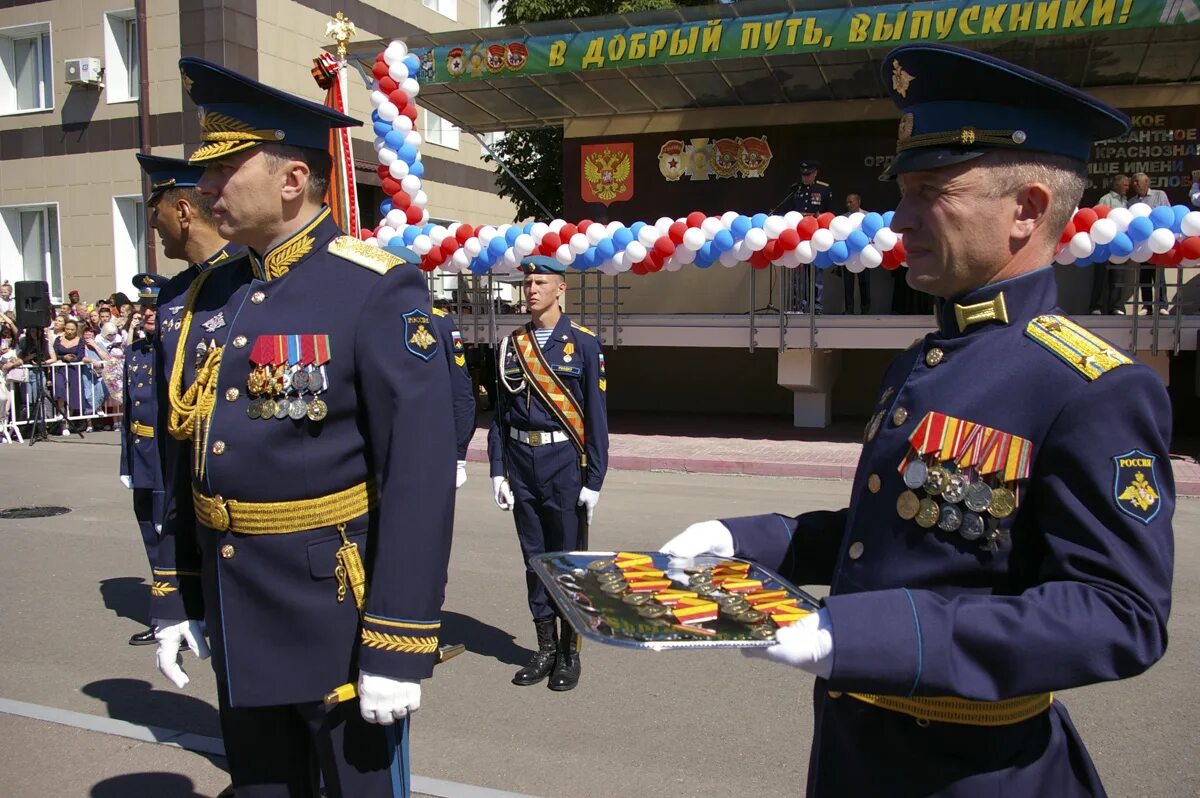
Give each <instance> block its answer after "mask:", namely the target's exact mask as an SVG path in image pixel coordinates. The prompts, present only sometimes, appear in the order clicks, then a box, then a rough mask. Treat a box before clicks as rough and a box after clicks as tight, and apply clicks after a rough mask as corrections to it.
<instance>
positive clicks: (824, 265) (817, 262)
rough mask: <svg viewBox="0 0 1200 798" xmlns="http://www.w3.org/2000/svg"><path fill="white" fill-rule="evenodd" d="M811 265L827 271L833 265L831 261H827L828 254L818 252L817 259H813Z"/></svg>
mask: <svg viewBox="0 0 1200 798" xmlns="http://www.w3.org/2000/svg"><path fill="white" fill-rule="evenodd" d="M813 265H814V266H816V267H817V268H818V269H828V268H829V267H830V266H832V265H833V261H832V260H830V259H829V253H828V252H818V253H817V257H815V258H813Z"/></svg>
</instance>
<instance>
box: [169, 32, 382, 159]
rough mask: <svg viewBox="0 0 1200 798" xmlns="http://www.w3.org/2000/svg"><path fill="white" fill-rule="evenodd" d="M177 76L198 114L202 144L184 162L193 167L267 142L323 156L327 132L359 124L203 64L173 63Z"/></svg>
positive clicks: (192, 59) (192, 61)
mask: <svg viewBox="0 0 1200 798" xmlns="http://www.w3.org/2000/svg"><path fill="white" fill-rule="evenodd" d="M179 73H180V75H181V77H182V80H183V85H184V87H185V88H186V89H187V93H188V95H189V96H190V97H191V98H192V102H194V103H195V104H196V106H197V108H198V109H199V111H200V138H201V139H202V140H203V141H204V144H202V145H201V146H200V148H199V149H198V150H196V151H195V152H193V153H192V155H191V157H190V158H189V159H188V160H189V161H190V162H191V163H194V164H196V163H206V162H208V161H215V160H217V159H218V158H224V157H225V156H227V155H232V154H234V153H235V152H241V151H242V150H247V149H250V148H251V147H254V146H257V145H259V144H263V143H269V142H277V143H279V144H287V145H289V146H292V147H307V148H309V149H314V150H327V149H329V131H330V129H331V128H339V127H353V126H357V125H360V124H362V123H361V122H359V121H358V120H357V119H354V118H353V117H349V116H346V115H345V114H342V113H339V112H337V111H335V110H333V109H332V108H329V107H328V106H325V105H321V104H320V103H314V102H310V101H309V100H304V99H301V98H299V97H295V96H293V95H291V94H288V93H287V92H283V91H280V90H279V89H275V88H272V87H270V86H267V85H264V84H262V83H259V82H258V81H257V80H251V79H250V78H248V77H246V76H245V75H240V74H238V73H237V72H234V71H233V70H230V69H226V68H225V67H223V66H221V65H219V64H214V63H212V62H211V61H205V60H204V59H203V58H195V57H192V56H186V57H184V58H181V59H179Z"/></svg>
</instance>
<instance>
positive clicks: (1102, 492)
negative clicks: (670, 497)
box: [725, 268, 1175, 734]
mask: <svg viewBox="0 0 1200 798" xmlns="http://www.w3.org/2000/svg"><path fill="white" fill-rule="evenodd" d="M1001 295H1002V297H1003V305H997V302H998V300H999V298H1000V297H1001ZM1056 304H1057V295H1056V287H1055V281H1054V273H1053V270H1052V269H1051V268H1045V269H1041V270H1039V271H1036V272H1033V273H1030V274H1026V275H1023V276H1021V277H1018V278H1015V279H1012V280H1008V281H1004V282H1001V283H996V284H993V285H990V286H985V287H983V288H981V289H978V290H976V291H974V292H972V293H970V294H969V295H967V296H965V297H960V298H958V299H957V300H955V301H951V302H945V303H943V305H942V307H941V308H940V310H939V329H938V331H936V332H932V333H930V334H928V335H927V336H925V337H924V339H922V340H921V341H919V342H918V343H917V344H916V345H914V346H913V347H912V348H911V349H909V350H908V351H907V352H905V353H904V354H903V355H901V356H900V357H899V358H897V359H896V360H895V361H894V362H893V363H892V365H891V366H890V368H889V369H888V371H887V374H886V376H885V378H884V381H883V386H882V388H881V392H880V395H879V399H878V401H877V403H876V408H875V411H874V414H873V416H872V418H871V421H870V422H869V424H868V427H867V431H866V442H865V444H864V447H863V451H862V456H861V458H860V460H859V463H858V470H857V472H856V475H855V478H854V486H853V491H852V493H851V498H850V506H849V508H848V509H843V510H839V511H836V512H813V513H806V514H804V515H801V516H799V517H796V518H789V517H786V516H784V515H767V516H754V517H747V518H735V519H729V520H727V521H726V522H725V523H726V524H727V526H729V528H730V529H731V530H732V532H733V537H734V542H735V549H736V551H737V553H738V555H739V556H745V557H749V558H751V559H754V560H757V561H760V562H762V563H764V564H767V565H768V566H770V567H776V568H778V569H779V570H780V571H781V573H782V574H784V575H785V576H787V577H788V578H790V579H792V580H793V581H795V582H797V583H799V584H830V585H831V591H830V595H829V597H828V598H827V599H826V600H825V606H826V607H827V608H828V610H829V614H830V617H831V619H832V623H833V637H834V654H833V672H832V676H831V678H830V679H829V682H828V684H827V685H826V686H827V687H828V688H831V689H833V690H837V691H856V692H862V693H873V694H883V695H891V696H960V697H964V698H969V699H975V700H983V701H995V700H999V699H1005V698H1010V697H1015V696H1024V695H1030V694H1037V693H1042V692H1044V691H1054V690H1061V689H1064V688H1069V687H1076V686H1079V685H1085V684H1089V683H1092V682H1098V681H1105V680H1111V679H1119V678H1123V677H1128V676H1132V675H1135V674H1137V673H1140V672H1141V671H1143V670H1144V669H1146V668H1147V667H1149V665H1150V664H1152V663H1153V662H1155V661H1156V660H1157V659H1158V658H1159V657H1161V656H1162V654H1163V652H1164V650H1165V648H1166V643H1167V638H1166V624H1167V616H1168V612H1169V610H1170V603H1171V574H1172V561H1173V539H1172V528H1171V517H1172V513H1173V510H1174V504H1175V495H1174V493H1175V492H1174V482H1173V478H1172V473H1171V463H1170V458H1169V454H1168V451H1169V450H1168V446H1169V443H1170V440H1171V405H1170V403H1169V401H1168V397H1167V392H1166V390H1165V388H1164V386H1163V383H1162V381H1161V380H1160V379H1159V377H1158V376H1157V375H1156V374H1155V373H1154V372H1153V371H1152V370H1150V369H1149V368H1148V367H1146V366H1144V365H1141V364H1138V363H1136V362H1134V361H1133V360H1131V359H1130V358H1129V357H1128V356H1127V355H1126V354H1124V353H1122V352H1119V351H1118V350H1116V349H1115V348H1114V347H1112V346H1111V345H1110V344H1108V343H1107V342H1105V341H1103V340H1101V339H1098V338H1096V337H1095V336H1092V335H1091V334H1090V333H1088V332H1087V331H1086V330H1082V328H1079V327H1076V326H1075V325H1073V324H1072V323H1071V322H1070V320H1068V319H1067V318H1066V317H1065V316H1063V315H1061V314H1062V311H1061V310H1059V309H1058V308H1057V307H1056ZM981 308H982V309H983V310H984V312H983V313H981V312H980V311H981ZM989 308H990V310H988V309H989ZM996 310H999V311H1003V312H1002V313H999V314H993V311H996ZM960 314H961V315H963V316H965V320H966V322H967V324H966V326H965V329H962V328H960V326H959V321H958V315H960ZM989 315H1003V316H1006V317H1007V321H1006V322H1005V321H1000V320H995V321H979V322H976V323H971V319H972V318H981V319H986V318H988V316H989ZM931 413H933V414H935V415H933V416H931V415H930V414H931ZM927 419H932V420H933V421H934V422H937V424H938V425H940V426H939V427H937V429H940V430H941V432H937V434H930V432H931V430H934V431H935V432H936V430H935V427H934V426H933V425H926V420H927ZM947 419H949V421H947ZM964 422H969V423H971V424H972V425H973V426H972V427H967V426H966V425H965V424H964ZM923 425H925V426H923ZM974 428H979V429H981V430H982V433H983V435H984V436H986V437H987V438H988V439H989V440H990V441H991V442H992V443H993V444H997V446H996V447H995V448H993V449H992V450H991V451H990V452H988V451H980V450H977V449H975V450H973V449H972V446H973V444H972V443H966V444H964V438H967V437H969V436H970V435H971V430H972V429H974ZM942 433H945V434H944V435H943V434H942ZM997 433H1001V435H1000V436H999V437H998V436H997ZM1005 436H1007V437H1005ZM974 440H975V441H978V440H979V438H975V439H974ZM920 451H928V452H930V453H929V454H927V455H923V456H922V455H920V454H919V452H920ZM956 452H957V454H955V453H956ZM997 456H1000V457H1001V459H1005V458H1006V460H1005V469H1004V470H1002V471H1001V472H996V473H992V474H991V475H989V476H985V475H984V472H987V471H989V470H991V469H994V468H995V466H996V462H989V461H988V458H989V457H992V458H993V460H994V459H995V458H996V457H997ZM913 460H921V461H922V462H923V463H924V464H926V465H927V466H928V470H929V472H930V474H932V473H933V470H934V466H942V467H943V469H944V471H945V472H946V473H945V474H943V475H941V476H940V477H939V480H940V481H941V483H942V484H941V485H936V486H935V485H930V483H929V481H928V480H926V481H925V482H924V483H918V482H917V480H916V479H915V477H917V476H919V473H911V472H909V471H908V465H907V464H911V462H913ZM955 460H958V461H959V462H958V464H957V465H956V463H955ZM965 462H975V463H976V465H975V466H974V467H965V466H963V465H962V464H963V463H965ZM915 470H916V471H917V472H919V471H920V469H919V468H917V469H915ZM956 472H957V473H959V475H960V476H963V475H965V476H966V477H967V478H968V483H967V484H970V483H972V482H984V483H985V484H990V485H991V487H992V488H993V489H994V494H995V495H1002V496H1003V497H1004V501H1003V502H1002V506H999V507H997V506H996V505H994V504H992V505H988V506H987V507H986V508H985V509H982V510H980V511H979V512H976V513H975V515H976V516H977V517H979V518H981V520H982V521H983V527H982V530H980V529H979V528H972V529H967V528H966V527H964V526H962V522H963V521H964V519H966V517H967V513H968V512H971V510H970V508H969V506H967V504H965V503H964V502H963V501H962V500H961V498H960V496H959V490H960V489H961V487H962V486H961V485H957V486H955V488H954V490H953V491H952V495H950V496H949V497H948V496H947V495H946V492H945V491H946V490H949V489H950V488H949V487H948V483H947V482H946V480H945V477H946V476H950V475H953V474H954V473H956ZM906 476H907V477H908V478H910V479H911V481H912V483H913V484H917V487H915V488H913V487H911V486H910V484H906V482H905V479H906ZM1001 487H1005V488H1007V489H1009V490H1010V491H1011V492H1010V493H1009V494H1001V493H1000V491H999V490H998V489H999V488H1001ZM980 490H982V489H980ZM995 495H993V498H994V497H995ZM968 497H969V494H968ZM986 498H987V496H986V495H981V496H977V497H976V499H977V500H980V499H986ZM952 499H959V501H957V502H955V501H951V500H952ZM916 500H927V501H924V502H921V504H920V505H919V506H920V509H919V510H917V507H918V505H916V504H914V501H916ZM947 505H953V506H954V507H956V508H957V509H952V510H949V511H948V510H947ZM1003 505H1007V506H1003ZM1013 505H1015V506H1013ZM976 506H977V507H980V506H981V504H979V503H977V505H976ZM933 507H937V511H934V510H933V509H931V508H933ZM914 510H916V512H917V515H916V517H914V515H913V513H914ZM922 513H924V515H922ZM956 513H957V516H956ZM997 516H1000V517H997ZM956 521H957V522H958V525H957V526H956V525H955V522H956ZM939 524H941V525H939ZM943 527H944V528H943ZM964 531H965V534H966V535H967V536H972V537H973V536H975V535H976V533H977V532H980V531H982V534H981V536H980V537H977V538H975V539H967V536H964ZM847 700H848V699H847ZM830 711H832V710H830ZM819 733H820V730H819V729H818V734H819Z"/></svg>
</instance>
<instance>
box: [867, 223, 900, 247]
mask: <svg viewBox="0 0 1200 798" xmlns="http://www.w3.org/2000/svg"><path fill="white" fill-rule="evenodd" d="M899 240H900V238H899V236H897V235H896V234H895V233H894V232H892V228H890V227H881V228H879V231H878V232H877V233H875V240H874V242H873V243H874V244H875V248H876V249H878V250H879V251H880V252H891V251H892V249H893V248H894V247H895V246H896V242H897V241H899Z"/></svg>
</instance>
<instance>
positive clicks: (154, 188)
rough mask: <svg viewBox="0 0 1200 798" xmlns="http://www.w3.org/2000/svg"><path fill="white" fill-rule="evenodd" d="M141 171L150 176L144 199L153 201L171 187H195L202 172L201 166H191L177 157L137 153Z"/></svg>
mask: <svg viewBox="0 0 1200 798" xmlns="http://www.w3.org/2000/svg"><path fill="white" fill-rule="evenodd" d="M137 159H138V163H139V164H140V165H141V167H142V171H143V172H145V173H146V174H147V175H149V177H150V196H149V197H147V198H146V201H147V202H149V203H153V202H154V200H156V199H158V196H159V195H160V194H162V193H163V192H164V191H168V190H170V189H173V188H195V186H196V184H197V183H198V182H200V175H202V174H204V167H203V166H192V165H191V164H189V163H188V162H187V161H183V160H180V159H179V158H162V157H160V156H157V155H143V154H141V153H140V152H139V153H137Z"/></svg>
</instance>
